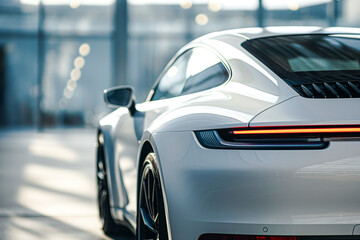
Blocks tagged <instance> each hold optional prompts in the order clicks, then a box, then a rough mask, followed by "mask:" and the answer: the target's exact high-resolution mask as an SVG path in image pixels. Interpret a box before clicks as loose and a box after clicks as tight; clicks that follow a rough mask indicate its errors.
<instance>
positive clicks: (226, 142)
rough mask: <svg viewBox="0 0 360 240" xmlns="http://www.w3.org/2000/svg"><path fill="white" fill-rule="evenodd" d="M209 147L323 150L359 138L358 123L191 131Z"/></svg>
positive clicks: (203, 144) (359, 128)
mask: <svg viewBox="0 0 360 240" xmlns="http://www.w3.org/2000/svg"><path fill="white" fill-rule="evenodd" d="M195 134H196V136H197V139H198V141H199V143H200V144H201V145H202V146H203V147H206V148H212V149H324V148H326V147H327V146H328V145H329V142H330V141H354V140H355V141H359V140H360V125H324V126H323V125H322V126H274V127H244V128H232V129H218V130H209V131H197V132H195Z"/></svg>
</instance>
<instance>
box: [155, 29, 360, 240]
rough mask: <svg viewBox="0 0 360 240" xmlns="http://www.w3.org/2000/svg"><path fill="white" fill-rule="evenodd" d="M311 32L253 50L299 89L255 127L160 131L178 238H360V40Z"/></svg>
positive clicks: (158, 136) (165, 180)
mask: <svg viewBox="0 0 360 240" xmlns="http://www.w3.org/2000/svg"><path fill="white" fill-rule="evenodd" d="M312 37H315V38H314V39H315V40H314V39H313V38H312ZM312 37H311V36H310V37H309V36H302V37H301V36H300V37H298V38H297V39H296V38H295V39H293V40H292V41H291V39H290V40H289V39H287V38H284V37H280V38H279V39H273V40H274V41H273V40H271V41H269V42H268V41H265V40H264V39H261V41H260V42H261V43H263V44H260V45H258V46H255V45H256V44H253V45H251V46H250V45H249V46H250V47H249V48H247V49H248V50H249V52H251V53H252V54H253V55H254V56H256V57H257V58H258V59H259V60H260V61H261V62H262V63H264V64H265V65H266V66H267V67H268V68H269V69H271V70H272V71H274V72H275V73H276V74H277V75H278V76H279V77H280V78H282V79H283V80H284V81H285V82H286V83H287V84H288V85H290V86H291V87H292V88H293V91H296V92H297V93H298V94H299V96H296V97H292V98H290V99H288V100H286V101H284V102H282V103H279V104H277V105H274V106H272V107H270V108H268V109H266V110H265V111H262V112H261V113H259V114H258V115H257V116H255V117H254V118H253V119H252V120H251V121H250V122H249V124H248V125H246V126H244V125H241V126H240V124H239V126H234V127H233V128H226V129H223V128H221V129H205V130H202V131H193V132H192V131H178V132H163V133H158V134H156V135H154V141H155V142H158V143H161V142H164V143H165V142H166V144H157V147H158V148H157V149H156V153H157V154H158V156H159V159H160V162H161V168H162V169H166V171H163V172H162V178H163V184H164V192H165V193H166V194H165V195H166V198H167V200H166V202H167V209H168V220H169V223H170V230H171V236H172V239H173V240H183V239H199V240H315V239H316V240H347V239H359V238H360V79H359V78H358V77H357V76H358V75H359V73H360V62H359V56H360V54H359V49H360V44H359V42H360V41H359V40H358V39H359V37H358V36H357V35H356V36H348V35H347V36H343V35H341V34H336V35H334V36H333V35H331V36H330V35H329V34H324V35H314V36H312ZM255 40H256V39H255ZM255 40H254V41H255ZM263 40H264V41H263ZM311 40H314V41H315V42H317V43H318V44H314V45H312V44H311ZM250 41H252V40H250ZM250 41H249V42H250ZM244 44H245V45H246V44H248V43H246V42H245V43H244ZM256 48H259V49H260V50H261V49H264V52H265V53H266V51H265V50H266V49H268V50H269V49H270V50H269V52H268V54H267V55H266V54H264V53H261V52H259V49H257V50H256ZM254 49H255V51H252V50H254ZM274 49H275V50H274ZM334 49H335V50H334ZM270 53H271V54H270ZM268 55H270V56H274V59H272V58H271V57H269V56H268ZM309 62H310V64H308V63H309ZM164 145H166V146H174V148H172V149H169V148H166V147H163V146H164Z"/></svg>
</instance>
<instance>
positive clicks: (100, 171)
mask: <svg viewBox="0 0 360 240" xmlns="http://www.w3.org/2000/svg"><path fill="white" fill-rule="evenodd" d="M96 175H97V185H98V205H99V215H100V221H101V222H102V224H104V221H105V211H106V210H105V204H106V201H107V194H108V193H107V184H106V173H105V169H104V164H103V162H102V160H101V159H99V161H98V163H97V174H96Z"/></svg>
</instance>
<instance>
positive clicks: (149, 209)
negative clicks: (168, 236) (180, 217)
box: [138, 164, 161, 240]
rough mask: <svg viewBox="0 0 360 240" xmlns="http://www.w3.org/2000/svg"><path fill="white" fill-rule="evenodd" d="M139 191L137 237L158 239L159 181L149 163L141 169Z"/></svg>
mask: <svg viewBox="0 0 360 240" xmlns="http://www.w3.org/2000/svg"><path fill="white" fill-rule="evenodd" d="M139 192H140V195H139V197H140V198H139V218H140V219H139V232H138V233H139V239H141V240H145V239H149V240H150V239H151V240H159V239H161V229H160V220H161V219H160V208H159V182H158V178H157V177H156V175H155V171H154V169H153V167H152V166H151V165H150V164H148V165H146V166H145V168H144V170H143V174H142V179H141V184H140V189H139Z"/></svg>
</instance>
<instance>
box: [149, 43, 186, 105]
mask: <svg viewBox="0 0 360 240" xmlns="http://www.w3.org/2000/svg"><path fill="white" fill-rule="evenodd" d="M191 52H192V51H191V50H189V51H187V52H185V53H184V54H183V55H181V56H180V57H179V58H178V59H177V60H176V61H175V62H174V63H173V65H172V66H171V67H170V68H169V69H168V70H167V72H166V73H165V74H164V75H163V77H162V78H161V79H160V82H159V85H158V86H157V88H156V90H155V93H154V95H153V97H152V100H159V99H165V98H172V97H177V96H180V94H181V92H182V89H183V88H184V84H185V80H186V68H187V66H188V61H189V58H190V56H191Z"/></svg>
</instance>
